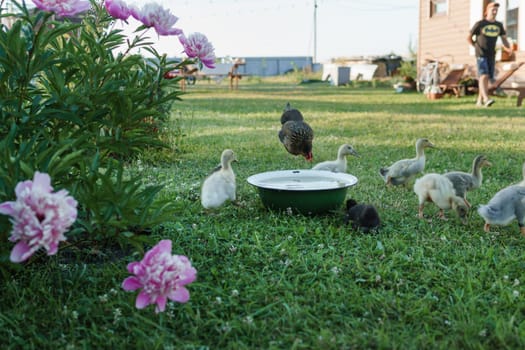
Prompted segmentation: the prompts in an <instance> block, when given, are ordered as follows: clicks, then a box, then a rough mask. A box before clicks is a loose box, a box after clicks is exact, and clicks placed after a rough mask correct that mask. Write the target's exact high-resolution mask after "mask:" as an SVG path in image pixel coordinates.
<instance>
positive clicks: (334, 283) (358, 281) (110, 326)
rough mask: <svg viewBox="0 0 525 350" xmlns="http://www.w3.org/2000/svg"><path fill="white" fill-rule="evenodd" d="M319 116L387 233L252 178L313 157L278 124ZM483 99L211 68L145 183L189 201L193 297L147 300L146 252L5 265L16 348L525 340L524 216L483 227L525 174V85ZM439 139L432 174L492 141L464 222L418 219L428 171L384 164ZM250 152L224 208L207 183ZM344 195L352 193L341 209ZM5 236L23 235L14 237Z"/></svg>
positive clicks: (420, 345) (319, 138)
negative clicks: (489, 211)
mask: <svg viewBox="0 0 525 350" xmlns="http://www.w3.org/2000/svg"><path fill="white" fill-rule="evenodd" d="M288 101H289V102H290V103H291V104H292V106H294V107H296V108H298V109H300V110H301V111H302V113H303V115H304V116H305V119H306V121H307V122H308V123H309V124H310V125H311V126H312V128H313V129H314V131H315V139H314V159H315V161H316V162H317V161H323V160H328V159H334V158H335V156H336V153H337V149H338V147H339V146H340V145H341V144H343V143H350V144H352V145H353V146H354V148H355V149H356V150H357V151H358V152H359V154H360V156H361V157H360V158H355V157H352V156H349V157H348V172H349V173H351V174H353V175H355V176H356V177H357V178H358V179H359V183H358V184H357V185H356V186H355V187H353V188H351V189H350V190H349V192H348V197H350V196H351V197H353V198H356V199H357V200H358V201H359V202H367V203H371V204H374V205H375V206H376V207H377V209H378V211H379V214H380V216H381V219H382V221H383V225H382V227H381V229H380V230H379V232H378V233H375V234H363V233H359V232H353V231H352V230H351V229H350V228H349V227H344V226H343V225H342V221H343V213H342V210H341V212H334V213H330V214H327V215H323V216H316V217H308V216H302V215H298V214H295V213H292V214H290V213H286V212H283V213H281V212H272V211H268V210H266V209H265V208H264V207H263V206H262V204H261V202H260V200H259V198H258V195H257V192H256V190H255V189H254V188H253V187H252V186H251V185H249V184H248V183H247V182H246V178H247V177H248V176H250V175H252V174H255V173H259V172H264V171H270V170H283V169H298V168H309V167H310V166H311V165H310V164H308V163H307V162H306V161H305V160H304V159H303V158H302V157H293V156H291V155H289V154H288V153H287V152H286V151H285V149H284V147H283V146H282V145H281V144H280V143H279V140H278V138H277V133H278V130H279V129H280V123H279V118H280V115H281V112H282V110H283V108H284V106H285V104H286V102H288ZM474 102H475V97H473V96H466V97H462V98H448V97H445V98H443V99H440V100H436V101H430V100H427V99H426V98H425V97H424V95H421V94H415V93H407V94H395V93H394V91H393V89H392V88H371V87H362V86H361V87H356V86H351V87H349V86H342V87H333V86H328V85H326V84H323V83H310V84H297V83H295V82H291V81H290V80H287V81H285V80H282V81H280V80H272V81H266V80H261V79H255V78H252V79H249V78H245V79H243V80H241V82H240V86H239V90H237V91H229V90H228V86H227V84H226V83H225V82H223V83H222V84H220V85H217V84H215V83H214V82H205V81H199V82H198V83H197V84H196V85H195V86H189V87H188V94H187V95H185V96H184V97H183V101H181V102H179V103H176V104H175V109H174V111H173V119H172V122H171V125H170V128H172V132H171V133H170V142H171V143H172V144H173V149H172V152H171V153H170V154H169V157H167V158H168V160H166V157H160V156H159V157H156V156H155V155H151V159H163V160H161V161H157V162H152V161H151V160H150V158H149V157H148V159H144V160H142V161H141V162H137V163H136V164H134V165H133V167H132V169H131V171H133V172H141V173H142V174H144V182H145V183H165V184H166V189H165V191H164V192H163V193H162V196H166V197H168V198H172V199H173V201H175V202H176V203H177V208H178V210H177V211H176V212H174V213H173V222H166V223H165V224H163V225H162V226H161V227H156V228H154V230H153V233H152V234H153V235H154V236H155V237H158V239H171V240H172V241H173V254H182V255H186V256H188V257H189V259H190V260H191V262H192V264H193V266H194V267H195V268H196V269H197V271H198V276H197V280H196V281H195V282H194V283H192V284H190V285H188V286H187V287H188V289H189V291H190V294H191V299H190V301H189V302H188V303H186V304H176V303H169V304H168V307H167V311H166V312H164V313H161V314H155V312H154V310H153V307H152V306H150V307H148V308H146V309H144V310H137V309H136V308H135V306H134V305H135V298H136V294H137V293H130V292H125V291H124V290H122V288H121V287H120V285H121V283H122V281H123V280H124V278H126V277H127V276H128V273H127V271H126V265H127V263H128V262H130V261H136V260H140V259H141V258H142V254H141V253H140V254H139V253H138V252H133V251H131V252H129V254H123V256H122V257H120V256H111V255H110V254H108V255H109V256H108V257H107V258H106V259H105V260H103V261H100V260H97V261H95V262H93V261H91V260H88V259H83V258H82V257H78V258H76V259H71V258H67V250H60V251H59V253H58V254H57V255H56V256H53V257H47V256H43V255H42V256H39V257H37V259H35V261H33V262H32V263H29V264H26V265H24V266H22V267H21V268H20V269H18V271H16V272H15V273H13V274H12V275H11V276H9V277H2V280H1V281H0V282H1V283H0V295H1V301H0V345H1V348H3V349H21V348H27V349H48V348H49V349H50V348H53V349H55V348H66V349H100V348H108V349H119V348H126V349H135V348H137V349H223V348H225V349H350V348H358V349H369V348H371V349H378V348H379V349H434V348H435V349H442V348H444V349H482V348H486V349H523V348H525V273H524V271H525V259H524V257H525V254H524V251H525V237H521V236H520V234H519V228H518V225H517V223H516V222H513V223H512V224H511V225H509V226H506V227H496V226H494V227H493V228H492V230H493V232H491V233H489V234H487V233H485V232H484V231H483V220H482V218H481V217H480V216H479V215H478V214H477V212H476V210H475V209H476V208H477V207H478V206H479V205H480V204H484V203H487V202H488V201H489V199H490V198H491V197H492V196H493V195H494V194H495V193H496V192H497V191H498V190H500V189H501V188H503V187H505V186H507V185H509V184H512V183H516V182H518V181H521V179H522V178H523V175H522V164H523V162H524V161H525V153H524V150H525V110H524V109H523V108H517V107H516V106H515V104H516V99H515V98H497V100H496V103H495V104H494V105H493V107H491V108H476V107H475V104H474ZM419 137H427V138H429V139H430V141H432V142H433V143H434V144H435V145H436V148H435V149H429V150H427V152H426V154H427V164H426V169H425V172H438V173H443V172H445V171H449V170H463V171H470V168H471V164H472V160H473V159H474V157H475V156H476V155H478V154H485V155H486V156H487V157H488V159H489V160H490V161H491V162H492V164H493V166H492V167H490V168H484V169H483V175H484V180H483V185H482V187H481V188H480V189H478V190H475V191H473V192H470V193H469V194H468V199H469V201H470V202H471V203H472V205H473V208H474V210H472V212H471V213H470V216H469V220H468V224H467V225H462V224H461V222H460V220H459V219H458V218H457V217H456V216H455V215H454V213H447V216H448V218H449V220H448V221H443V220H440V219H438V218H437V217H436V214H437V208H436V207H435V206H433V205H432V204H429V205H427V207H426V209H425V212H426V215H427V216H428V219H426V220H419V219H418V218H417V216H416V215H417V197H416V195H415V194H414V192H413V190H412V188H411V186H410V187H408V188H403V187H395V188H387V187H386V186H385V185H384V183H383V180H382V179H381V177H380V176H379V175H378V170H379V168H380V167H381V166H385V165H390V164H391V163H393V162H394V161H395V160H398V159H401V158H411V157H414V156H415V148H414V143H415V141H416V139H417V138H419ZM225 148H231V149H233V150H234V151H235V152H236V154H237V157H238V159H239V162H237V163H234V164H233V167H234V171H235V173H236V175H237V196H238V200H239V205H237V206H236V205H231V204H228V205H225V206H224V207H222V208H220V209H219V210H216V211H213V212H211V213H210V212H206V211H204V210H203V209H202V207H201V205H200V198H199V197H200V184H201V183H202V180H203V179H204V177H205V176H206V175H207V174H208V173H209V172H210V171H211V170H212V169H213V168H214V167H215V166H216V165H217V164H218V162H219V157H220V154H221V152H222V150H223V149H225ZM341 209H342V208H341ZM4 244H12V243H6V242H4Z"/></svg>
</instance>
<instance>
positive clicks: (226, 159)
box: [201, 149, 237, 209]
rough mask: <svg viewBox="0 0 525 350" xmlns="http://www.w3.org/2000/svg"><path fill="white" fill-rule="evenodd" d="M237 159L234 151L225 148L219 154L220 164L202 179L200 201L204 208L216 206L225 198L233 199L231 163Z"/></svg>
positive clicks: (233, 177)
mask: <svg viewBox="0 0 525 350" xmlns="http://www.w3.org/2000/svg"><path fill="white" fill-rule="evenodd" d="M234 161H237V158H236V157H235V153H233V151H232V150H231V149H226V150H224V151H223V152H222V155H221V165H220V166H218V167H217V168H216V169H214V171H213V172H212V173H211V174H210V175H209V176H208V177H207V178H206V179H205V180H204V182H203V184H202V189H201V203H202V206H203V207H204V208H206V209H210V208H218V207H220V206H221V205H222V204H224V202H225V201H226V200H228V199H229V200H231V201H235V188H236V186H235V174H234V172H233V169H232V167H231V163H232V162H234Z"/></svg>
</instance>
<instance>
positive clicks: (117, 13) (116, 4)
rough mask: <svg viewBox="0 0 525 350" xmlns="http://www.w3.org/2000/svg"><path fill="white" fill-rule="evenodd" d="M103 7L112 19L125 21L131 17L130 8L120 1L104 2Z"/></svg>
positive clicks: (106, 0) (108, 0)
mask: <svg viewBox="0 0 525 350" xmlns="http://www.w3.org/2000/svg"><path fill="white" fill-rule="evenodd" d="M104 5H105V6H106V10H107V11H108V13H109V14H110V16H111V17H113V18H116V19H121V20H123V21H125V20H127V19H128V18H129V16H130V15H131V9H130V7H128V5H127V4H126V3H125V2H124V1H122V0H105V1H104Z"/></svg>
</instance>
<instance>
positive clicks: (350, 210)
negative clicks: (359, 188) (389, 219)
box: [344, 198, 381, 233]
mask: <svg viewBox="0 0 525 350" xmlns="http://www.w3.org/2000/svg"><path fill="white" fill-rule="evenodd" d="M350 221H351V222H352V228H353V229H354V230H359V229H361V230H362V231H363V232H365V233H367V232H369V231H370V230H374V229H377V228H378V227H379V225H380V224H381V220H380V219H379V213H378V212H377V210H376V208H375V207H374V206H373V205H370V204H357V202H356V200H355V199H352V198H350V199H348V200H347V201H346V214H345V217H344V224H345V225H348V223H349V222H350Z"/></svg>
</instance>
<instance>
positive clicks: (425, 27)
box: [418, 0, 475, 65]
mask: <svg viewBox="0 0 525 350" xmlns="http://www.w3.org/2000/svg"><path fill="white" fill-rule="evenodd" d="M469 12H470V3H469V1H457V0H456V1H453V0H452V1H449V8H448V13H447V15H445V16H434V17H430V0H420V6H419V45H418V58H419V60H418V61H419V62H421V63H423V61H424V60H425V59H429V58H430V59H431V58H432V57H437V58H439V57H441V60H442V61H445V62H447V63H462V64H469V65H472V64H474V63H475V61H474V57H473V56H470V55H469V44H468V42H467V36H468V33H469V31H470V23H469V18H470V15H469Z"/></svg>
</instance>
